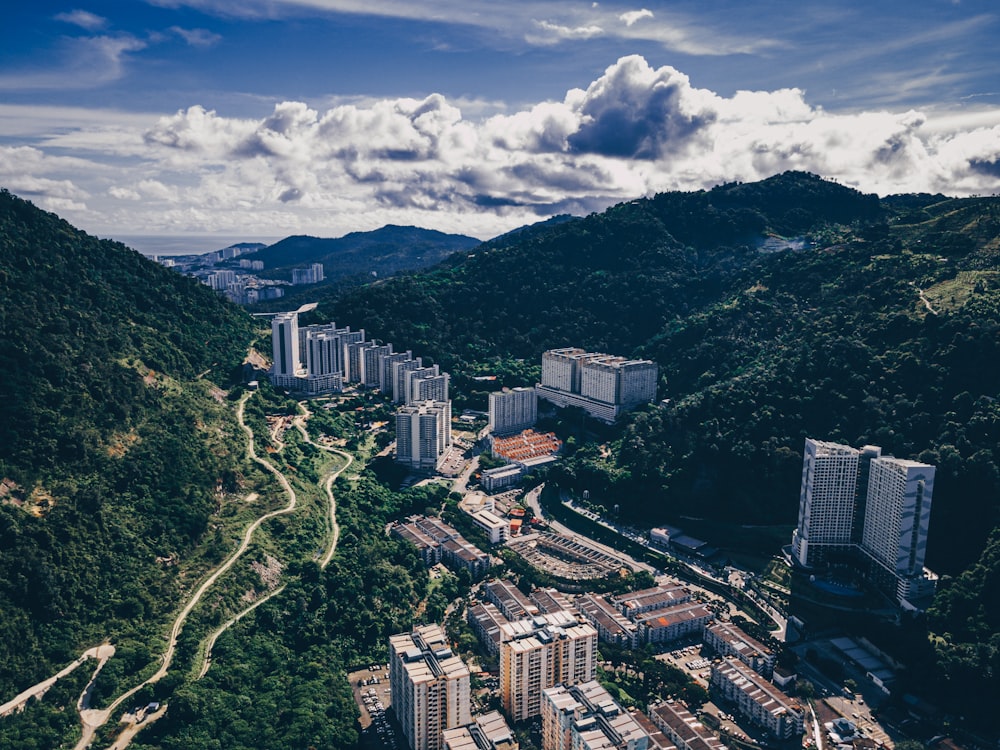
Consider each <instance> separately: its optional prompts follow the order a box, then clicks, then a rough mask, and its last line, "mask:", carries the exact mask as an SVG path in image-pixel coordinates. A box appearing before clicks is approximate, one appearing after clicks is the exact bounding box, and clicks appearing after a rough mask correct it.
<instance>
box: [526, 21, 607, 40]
mask: <svg viewBox="0 0 1000 750" xmlns="http://www.w3.org/2000/svg"><path fill="white" fill-rule="evenodd" d="M535 26H536V27H537V28H538V29H539V30H540V31H542V32H544V33H542V34H531V33H529V34H527V35H526V36H525V38H526V39H528V40H529V41H533V42H535V43H540V44H548V43H555V42H559V41H562V40H565V39H590V38H592V37H595V36H600V35H601V34H603V33H604V29H602V28H601V27H600V26H597V25H595V24H590V25H587V26H564V25H562V24H558V23H552V22H551V21H535Z"/></svg>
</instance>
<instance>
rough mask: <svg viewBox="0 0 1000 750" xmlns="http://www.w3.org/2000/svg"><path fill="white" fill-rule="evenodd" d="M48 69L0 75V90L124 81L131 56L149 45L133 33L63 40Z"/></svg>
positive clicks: (92, 85) (84, 86) (90, 86)
mask: <svg viewBox="0 0 1000 750" xmlns="http://www.w3.org/2000/svg"><path fill="white" fill-rule="evenodd" d="M64 45H65V46H64V48H63V49H62V50H61V51H60V54H59V55H58V60H56V61H55V64H54V65H53V66H51V67H48V68H37V69H34V70H25V71H19V72H17V73H6V74H0V91H38V90H71V89H93V88H97V87H99V86H101V85H103V84H106V83H108V82H110V81H114V80H117V79H119V78H121V76H122V75H123V73H124V66H125V61H126V59H127V57H128V54H129V53H131V52H138V51H139V50H143V49H145V48H146V46H147V43H146V42H145V41H143V40H141V39H138V38H136V37H134V36H132V35H130V34H118V35H115V36H93V37H79V38H73V39H66V40H64Z"/></svg>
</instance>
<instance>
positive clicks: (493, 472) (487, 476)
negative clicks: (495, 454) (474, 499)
mask: <svg viewBox="0 0 1000 750" xmlns="http://www.w3.org/2000/svg"><path fill="white" fill-rule="evenodd" d="M523 476H524V467H522V466H519V465H517V464H509V465H507V466H497V467H496V468H495V469H486V470H485V471H484V472H483V473H482V474H481V475H480V482H482V485H483V489H485V490H486V491H487V492H496V491H497V490H502V489H506V488H507V487H513V486H514V485H515V484H517V483H518V482H520V481H521V477H523Z"/></svg>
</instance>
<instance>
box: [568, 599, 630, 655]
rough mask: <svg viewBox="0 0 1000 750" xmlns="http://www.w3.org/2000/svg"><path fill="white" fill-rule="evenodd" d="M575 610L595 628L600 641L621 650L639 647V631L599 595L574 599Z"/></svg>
mask: <svg viewBox="0 0 1000 750" xmlns="http://www.w3.org/2000/svg"><path fill="white" fill-rule="evenodd" d="M575 604H576V608H577V609H578V610H580V614H582V615H583V616H584V617H585V618H587V620H588V622H590V624H591V625H593V626H594V627H595V628H597V635H598V637H599V638H600V640H602V641H604V642H606V643H612V644H614V645H616V646H621V647H623V648H630V649H634V648H638V647H639V629H638V628H637V627H636V624H635V623H634V622H632V621H631V620H629V619H628V618H627V617H625V615H623V614H622V613H621V612H619V611H618V610H617V609H615V607H614V606H613V605H612V604H610V603H609V602H608V601H607V600H606V599H605V598H604V597H603V596H600V595H599V594H581V595H580V596H578V597H577V598H576V601H575Z"/></svg>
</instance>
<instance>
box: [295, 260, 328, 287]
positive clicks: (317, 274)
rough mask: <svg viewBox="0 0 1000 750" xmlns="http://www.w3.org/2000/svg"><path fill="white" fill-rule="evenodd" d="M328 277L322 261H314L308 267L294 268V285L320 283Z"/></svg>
mask: <svg viewBox="0 0 1000 750" xmlns="http://www.w3.org/2000/svg"><path fill="white" fill-rule="evenodd" d="M324 278H326V276H325V274H324V273H323V264H322V263H312V264H310V266H309V267H308V268H293V269H292V285H293V286H297V285H299V284H318V283H319V282H321V281H323V279H324Z"/></svg>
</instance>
